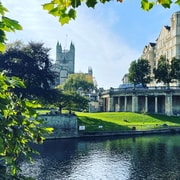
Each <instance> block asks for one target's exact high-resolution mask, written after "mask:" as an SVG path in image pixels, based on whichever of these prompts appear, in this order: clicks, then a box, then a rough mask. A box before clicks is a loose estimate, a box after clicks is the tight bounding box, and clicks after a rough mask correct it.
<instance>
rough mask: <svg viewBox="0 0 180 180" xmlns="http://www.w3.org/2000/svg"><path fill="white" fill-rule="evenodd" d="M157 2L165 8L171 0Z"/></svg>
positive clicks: (168, 6) (169, 4)
mask: <svg viewBox="0 0 180 180" xmlns="http://www.w3.org/2000/svg"><path fill="white" fill-rule="evenodd" d="M158 2H159V4H161V5H162V6H163V7H165V8H170V6H171V3H172V1H171V0H158Z"/></svg>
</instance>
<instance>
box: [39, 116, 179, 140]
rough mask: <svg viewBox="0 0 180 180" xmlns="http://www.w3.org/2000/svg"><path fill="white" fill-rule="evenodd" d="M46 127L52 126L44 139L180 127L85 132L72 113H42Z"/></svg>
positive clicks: (135, 133)
mask: <svg viewBox="0 0 180 180" xmlns="http://www.w3.org/2000/svg"><path fill="white" fill-rule="evenodd" d="M40 117H41V118H42V119H44V120H45V122H46V126H47V127H52V128H54V131H53V133H52V134H50V135H48V136H47V137H46V139H62V138H85V137H105V136H142V135H151V134H168V133H171V134H176V133H180V127H168V126H165V127H161V128H158V129H153V130H146V131H145V130H143V131H142V130H141V131H140V130H136V129H134V128H133V129H132V130H127V131H125V130H123V131H115V132H114V131H112V132H107V131H94V132H87V131H85V127H82V126H78V119H77V117H76V116H75V115H73V114H63V115H42V116H40Z"/></svg>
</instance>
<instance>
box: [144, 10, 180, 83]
mask: <svg viewBox="0 0 180 180" xmlns="http://www.w3.org/2000/svg"><path fill="white" fill-rule="evenodd" d="M170 24H171V25H170V26H163V28H162V29H161V31H160V34H159V36H158V38H157V39H156V42H155V43H149V44H148V45H146V46H145V47H144V49H143V53H142V56H141V58H142V59H147V60H149V63H150V65H151V74H152V76H153V69H154V68H157V65H158V60H159V59H160V57H161V56H164V57H165V58H166V59H168V60H169V61H170V62H171V60H172V59H173V58H177V59H180V11H178V12H175V13H174V14H172V17H171V20H170ZM151 85H153V86H154V85H155V82H152V83H151Z"/></svg>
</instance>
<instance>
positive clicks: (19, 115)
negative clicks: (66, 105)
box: [0, 73, 52, 179]
mask: <svg viewBox="0 0 180 180" xmlns="http://www.w3.org/2000/svg"><path fill="white" fill-rule="evenodd" d="M15 87H22V88H23V87H25V85H24V84H23V82H22V81H21V80H20V79H19V78H17V77H11V78H8V77H6V76H5V75H4V74H3V73H1V74H0V166H1V169H2V166H3V165H5V166H6V167H7V168H5V172H1V174H0V179H16V178H17V176H18V173H19V171H20V169H19V168H18V162H19V160H20V159H21V158H22V157H23V158H24V157H25V158H28V159H29V160H31V155H32V153H35V151H33V150H32V148H31V147H30V144H29V143H30V142H36V143H41V142H42V141H43V139H44V138H43V134H45V133H48V132H50V131H52V129H51V128H45V127H44V126H43V124H42V120H40V119H38V116H37V113H36V111H35V109H34V108H36V107H39V105H38V104H36V103H35V102H34V101H32V102H31V101H28V100H27V99H22V98H21V97H18V96H17V95H16V94H14V93H13V91H12V89H13V88H15ZM9 174H10V175H11V176H10V177H9ZM7 176H8V177H7ZM12 176H13V177H12ZM17 179H18V178H17Z"/></svg>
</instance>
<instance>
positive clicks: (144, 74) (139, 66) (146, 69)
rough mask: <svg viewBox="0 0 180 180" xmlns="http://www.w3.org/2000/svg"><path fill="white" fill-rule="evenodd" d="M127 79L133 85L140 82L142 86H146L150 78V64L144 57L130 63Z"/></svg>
mask: <svg viewBox="0 0 180 180" xmlns="http://www.w3.org/2000/svg"><path fill="white" fill-rule="evenodd" d="M128 79H129V81H130V82H132V83H133V84H134V85H135V86H136V85H137V84H142V85H143V87H145V86H146V84H148V83H149V82H150V81H151V78H150V65H149V61H148V60H145V59H138V60H137V61H136V60H135V61H133V62H132V63H131V64H130V68H129V73H128Z"/></svg>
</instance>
